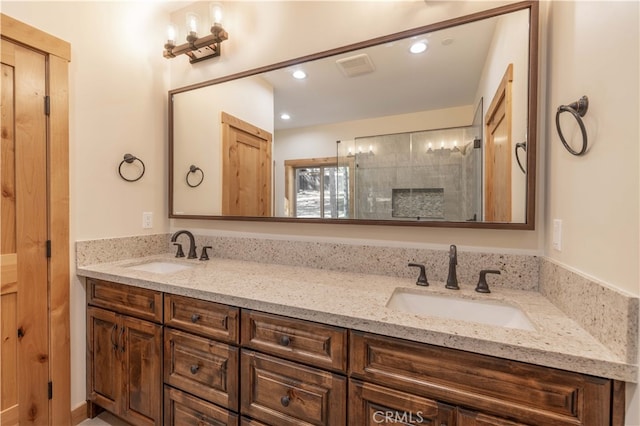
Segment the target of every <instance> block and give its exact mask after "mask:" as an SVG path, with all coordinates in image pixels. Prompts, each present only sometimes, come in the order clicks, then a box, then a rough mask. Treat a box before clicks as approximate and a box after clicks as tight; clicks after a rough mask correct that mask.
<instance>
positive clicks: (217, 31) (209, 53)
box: [163, 3, 229, 64]
mask: <svg viewBox="0 0 640 426" xmlns="http://www.w3.org/2000/svg"><path fill="white" fill-rule="evenodd" d="M210 8H211V20H212V21H213V25H212V26H211V29H210V32H211V34H207V35H206V36H203V37H198V32H197V27H198V17H197V15H196V14H194V13H187V29H188V31H187V42H186V43H182V44H180V45H176V42H175V39H176V31H175V29H174V28H173V27H169V31H168V37H167V43H166V44H165V45H164V53H163V56H164V57H165V58H167V59H168V58H175V57H177V56H179V55H182V54H183V53H184V54H185V55H187V56H188V57H189V63H192V64H195V63H196V62H200V61H204V60H205V59H210V58H215V57H217V56H220V44H221V43H222V42H223V41H225V40H227V39H228V38H229V34H227V32H226V31H225V30H224V28H222V23H221V22H222V6H221V5H220V4H218V3H212V4H211V7H210Z"/></svg>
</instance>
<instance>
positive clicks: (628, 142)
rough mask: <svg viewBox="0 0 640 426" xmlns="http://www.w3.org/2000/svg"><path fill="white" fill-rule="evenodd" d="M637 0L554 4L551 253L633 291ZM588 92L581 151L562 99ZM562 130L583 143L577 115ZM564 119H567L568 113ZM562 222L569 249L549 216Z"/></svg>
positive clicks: (549, 111)
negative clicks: (555, 236) (572, 150)
mask: <svg viewBox="0 0 640 426" xmlns="http://www.w3.org/2000/svg"><path fill="white" fill-rule="evenodd" d="M638 8H639V3H638V2H611V1H609V2H577V3H574V2H553V3H552V4H551V6H550V9H549V30H548V43H547V45H548V47H547V52H548V66H547V72H548V79H547V100H546V110H545V113H544V117H543V119H544V120H546V122H547V133H546V139H547V146H546V156H545V158H544V161H545V163H546V168H547V185H546V187H544V188H541V189H542V190H543V191H544V193H545V204H546V209H545V217H546V223H547V226H546V228H545V230H544V232H545V252H546V253H547V255H548V256H549V257H551V258H553V259H554V260H556V261H557V262H559V263H561V264H564V265H567V266H570V267H572V268H574V269H576V270H578V271H580V272H582V273H585V274H588V275H591V276H593V277H595V278H598V279H601V280H604V281H606V282H608V283H610V284H612V285H613V286H616V287H619V288H622V289H625V290H627V291H629V292H631V293H633V294H635V295H638V294H639V293H640V290H639V288H638V285H639V282H640V281H639V280H640V275H639V273H638V259H639V257H640V254H639V252H638V250H639V248H640V246H639V236H640V228H639V225H640V219H639V218H640V213H639V198H638V187H639V182H640V177H639V172H638V170H639V162H638V157H639V149H638V146H639V143H638V142H639V139H640V132H639V127H638V117H640V108H639V96H638V95H639V91H640V89H639V79H638V76H639V75H640V68H639V65H638V61H639V51H640V46H639V28H640V25H639V17H638V14H639V10H638ZM582 95H587V96H588V97H589V101H590V105H589V111H588V112H587V115H586V116H585V117H584V122H585V125H586V127H587V130H588V135H589V150H588V151H587V153H586V154H585V155H584V156H582V157H575V156H572V155H570V154H569V152H568V151H566V150H565V149H564V147H563V146H562V143H561V141H560V139H559V137H558V134H557V132H556V129H555V112H556V109H557V107H558V106H559V105H562V104H568V103H570V102H573V101H576V100H577V99H578V98H580V97H581V96H582ZM562 117H563V120H562V123H563V132H564V134H566V135H568V136H569V137H571V136H573V141H574V142H575V144H576V145H574V147H578V146H579V144H581V137H580V133H579V131H577V132H576V128H577V126H576V125H575V121H572V120H573V119H572V118H571V117H570V115H568V114H567V113H565V114H563V115H562ZM565 118H566V119H567V120H564V119H565ZM553 219H561V220H562V234H563V235H562V251H557V250H555V249H554V248H553V247H552V231H553V227H552V220H553Z"/></svg>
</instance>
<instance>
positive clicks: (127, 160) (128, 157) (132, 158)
mask: <svg viewBox="0 0 640 426" xmlns="http://www.w3.org/2000/svg"><path fill="white" fill-rule="evenodd" d="M136 160H138V161H139V162H140V164H142V172H141V173H140V176H138V177H137V178H135V179H129V178H126V177H124V176H123V174H122V165H123V164H124V163H127V164H131V163H133V162H134V161H136ZM144 171H145V167H144V163H143V162H142V160H141V159H139V158H138V157H136V156H135V155H131V154H125V155H124V160H122V161H121V162H120V166H118V174H119V175H120V177H121V178H122V179H124V180H126V181H127V182H135V181H137V180H140V178H141V177H142V176H144Z"/></svg>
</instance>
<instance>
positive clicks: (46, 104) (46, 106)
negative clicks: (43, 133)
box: [44, 95, 51, 115]
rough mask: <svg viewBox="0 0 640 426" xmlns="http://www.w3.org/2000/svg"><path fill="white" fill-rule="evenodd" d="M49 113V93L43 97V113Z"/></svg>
mask: <svg viewBox="0 0 640 426" xmlns="http://www.w3.org/2000/svg"><path fill="white" fill-rule="evenodd" d="M50 113H51V97H49V95H47V96H45V97H44V114H45V115H49V114H50Z"/></svg>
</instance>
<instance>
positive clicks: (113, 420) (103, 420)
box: [80, 412, 129, 426]
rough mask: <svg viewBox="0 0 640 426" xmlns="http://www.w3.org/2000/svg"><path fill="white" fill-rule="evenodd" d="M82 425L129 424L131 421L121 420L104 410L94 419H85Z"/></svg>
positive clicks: (114, 425)
mask: <svg viewBox="0 0 640 426" xmlns="http://www.w3.org/2000/svg"><path fill="white" fill-rule="evenodd" d="M80 426H129V423H127V422H124V421H122V420H120V419H119V418H117V417H116V416H114V415H113V414H111V413H107V412H103V413H100V415H99V416H96V417H94V418H93V419H87V420H85V421H83V422H82V423H80Z"/></svg>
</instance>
